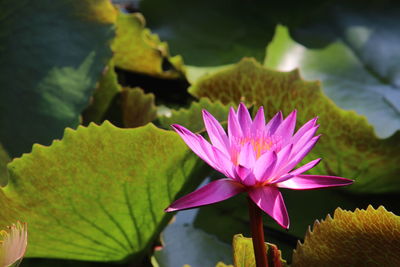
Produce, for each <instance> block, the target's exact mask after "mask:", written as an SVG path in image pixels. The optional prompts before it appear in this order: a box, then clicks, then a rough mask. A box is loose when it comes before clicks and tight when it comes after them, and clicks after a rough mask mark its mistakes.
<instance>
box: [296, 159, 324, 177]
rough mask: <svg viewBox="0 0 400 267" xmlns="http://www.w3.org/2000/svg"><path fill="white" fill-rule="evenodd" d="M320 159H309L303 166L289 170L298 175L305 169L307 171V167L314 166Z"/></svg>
mask: <svg viewBox="0 0 400 267" xmlns="http://www.w3.org/2000/svg"><path fill="white" fill-rule="evenodd" d="M320 161H321V159H315V160H313V161H310V162H309V163H307V164H304V165H303V166H301V167H299V168H297V169H296V170H294V171H292V172H290V174H291V175H293V176H296V175H300V174H302V173H304V172H306V171H308V170H309V169H312V168H314V167H315V166H316V165H317V164H318V163H319V162H320Z"/></svg>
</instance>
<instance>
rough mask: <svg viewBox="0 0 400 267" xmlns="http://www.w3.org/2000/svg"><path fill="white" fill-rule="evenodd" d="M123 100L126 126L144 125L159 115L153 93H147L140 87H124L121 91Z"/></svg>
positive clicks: (123, 118) (123, 115) (123, 116)
mask: <svg viewBox="0 0 400 267" xmlns="http://www.w3.org/2000/svg"><path fill="white" fill-rule="evenodd" d="M121 101H122V107H121V108H122V120H123V123H124V127H127V128H134V127H138V126H142V125H145V124H147V123H149V122H151V121H153V120H154V119H155V118H156V117H157V108H156V104H155V102H154V95H153V94H152V93H148V94H145V93H144V92H143V90H142V89H140V88H124V90H123V91H122V93H121Z"/></svg>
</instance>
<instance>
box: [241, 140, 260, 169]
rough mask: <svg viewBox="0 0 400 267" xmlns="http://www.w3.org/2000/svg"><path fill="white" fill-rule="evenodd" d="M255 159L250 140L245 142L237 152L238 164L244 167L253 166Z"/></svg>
mask: <svg viewBox="0 0 400 267" xmlns="http://www.w3.org/2000/svg"><path fill="white" fill-rule="evenodd" d="M255 161H256V155H255V153H254V148H253V146H252V145H251V143H250V142H247V143H246V144H244V146H243V147H242V148H241V150H240V152H239V158H238V164H239V165H242V166H245V167H246V168H253V166H254V163H255Z"/></svg>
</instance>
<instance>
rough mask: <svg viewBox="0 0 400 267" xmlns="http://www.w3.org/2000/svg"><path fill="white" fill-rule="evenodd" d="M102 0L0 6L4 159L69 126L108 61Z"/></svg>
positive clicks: (107, 14)
mask: <svg viewBox="0 0 400 267" xmlns="http://www.w3.org/2000/svg"><path fill="white" fill-rule="evenodd" d="M115 19H116V13H115V9H114V7H113V6H112V5H111V2H110V1H108V0H97V1H90V0H83V1H79V2H76V1H70V0H61V1H51V0H39V1H35V3H32V1H27V0H24V1H12V0H5V1H2V2H1V4H0V21H1V34H0V44H1V45H0V50H1V54H2V56H1V58H0V66H1V77H0V88H2V89H1V91H0V109H1V112H0V129H2V130H1V131H0V142H1V143H2V144H3V146H4V148H5V149H6V151H7V152H8V153H9V155H10V156H11V157H15V156H19V155H21V154H22V153H23V152H29V151H30V150H31V148H32V144H33V143H40V144H44V145H48V144H50V143H51V141H52V140H53V139H55V138H60V137H61V136H62V133H63V131H64V128H65V127H76V126H78V124H79V116H80V114H81V112H82V111H83V109H84V108H85V107H86V106H87V104H88V102H89V98H90V96H91V94H92V92H93V89H94V87H95V84H96V82H97V80H98V78H99V77H100V74H101V72H102V70H103V69H104V66H105V65H106V64H107V62H108V60H109V59H110V58H111V50H110V47H109V46H110V42H111V40H112V38H113V36H114V22H115Z"/></svg>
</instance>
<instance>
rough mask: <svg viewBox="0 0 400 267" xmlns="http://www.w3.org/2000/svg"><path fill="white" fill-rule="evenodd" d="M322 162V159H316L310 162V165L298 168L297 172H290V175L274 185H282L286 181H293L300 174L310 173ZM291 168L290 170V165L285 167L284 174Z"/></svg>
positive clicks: (279, 179) (276, 181)
mask: <svg viewBox="0 0 400 267" xmlns="http://www.w3.org/2000/svg"><path fill="white" fill-rule="evenodd" d="M320 161H321V159H315V160H313V161H310V162H309V163H307V164H305V165H303V166H301V167H299V168H297V169H296V170H294V171H292V172H290V173H289V174H286V175H284V176H282V177H280V178H278V179H276V180H274V183H282V182H284V181H286V180H289V179H291V178H292V177H293V176H296V175H300V174H302V173H304V172H306V171H308V170H309V169H312V168H314V167H315V165H317V164H318V163H319V162H320ZM289 168H290V165H288V166H287V167H285V168H284V170H282V173H283V174H285V172H287V169H289Z"/></svg>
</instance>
